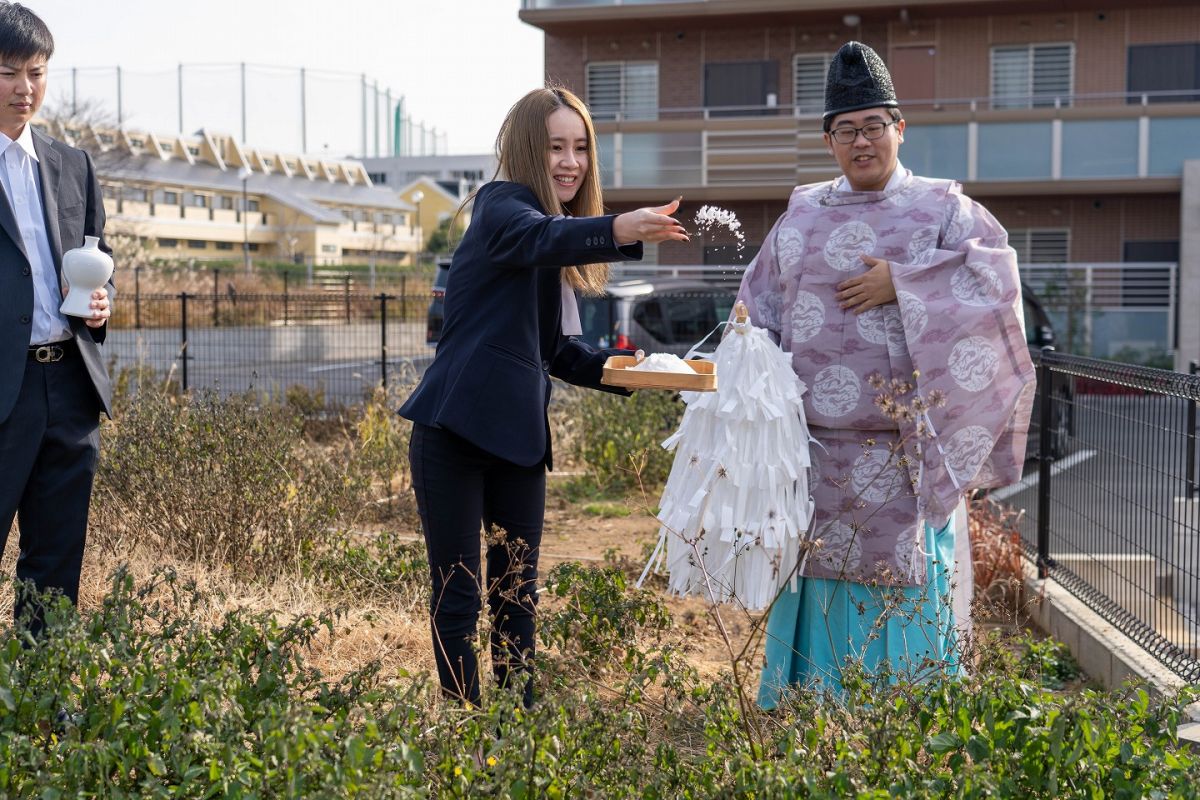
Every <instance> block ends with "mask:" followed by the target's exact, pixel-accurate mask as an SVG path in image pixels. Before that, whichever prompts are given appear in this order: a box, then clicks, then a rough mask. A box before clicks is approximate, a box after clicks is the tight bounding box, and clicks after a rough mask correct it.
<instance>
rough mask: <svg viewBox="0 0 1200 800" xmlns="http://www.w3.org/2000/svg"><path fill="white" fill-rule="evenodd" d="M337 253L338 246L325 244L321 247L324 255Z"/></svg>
mask: <svg viewBox="0 0 1200 800" xmlns="http://www.w3.org/2000/svg"><path fill="white" fill-rule="evenodd" d="M337 251H338V246H337V245H336V244H323V245H321V252H322V253H336V252H337Z"/></svg>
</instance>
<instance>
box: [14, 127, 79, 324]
mask: <svg viewBox="0 0 1200 800" xmlns="http://www.w3.org/2000/svg"><path fill="white" fill-rule="evenodd" d="M0 152H2V153H3V154H4V156H3V162H4V164H3V166H2V167H0V183H3V184H4V194H5V196H6V197H7V198H8V204H9V207H10V208H12V212H13V216H15V217H16V219H17V227H18V228H20V230H21V241H22V243H23V244H24V245H25V253H26V255H28V256H29V267H30V269H31V270H32V271H33V330H32V332H31V333H30V335H29V343H30V344H31V345H35V344H48V343H50V342H60V341H63V340H64V339H70V338H71V335H72V334H71V328H70V326H69V325H68V324H67V318H66V317H65V316H63V314H62V313H61V312H60V311H59V310H58V307H59V305H61V304H62V300H63V295H62V287H61V286H60V284H59V281H58V272H57V271H56V270H55V269H54V255H53V254H52V253H51V252H50V238H49V236H48V235H47V233H46V213H45V210H44V209H43V207H42V192H41V182H40V180H39V176H38V169H39V167H38V157H37V152H36V151H35V150H34V149H33V132H32V129H31V128H30V126H29V125H26V126H25V128H24V130H22V131H21V135H20V136H18V137H17V139H16V141H13V140H12V139H10V138H8V136H6V135H5V134H3V133H0Z"/></svg>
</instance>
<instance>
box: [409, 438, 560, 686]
mask: <svg viewBox="0 0 1200 800" xmlns="http://www.w3.org/2000/svg"><path fill="white" fill-rule="evenodd" d="M409 460H410V463H411V465H412V478H413V490H414V492H415V493H416V497H417V510H418V512H419V513H420V516H421V524H422V527H423V530H424V533H425V546H426V549H427V550H428V553H429V572H430V578H431V579H432V583H433V593H432V596H431V598H430V616H431V620H432V630H433V650H434V659H435V661H436V663H437V670H438V679H439V680H440V682H441V685H442V691H443V693H444V694H445V695H446V696H448V697H451V698H454V699H457V700H460V701H466V702H470V703H476V704H477V703H478V702H479V674H478V663H477V661H478V659H477V657H476V654H475V649H474V639H475V630H476V624H477V622H478V619H479V612H480V610H481V607H482V603H481V595H482V594H483V593H484V590H483V588H482V586H481V583H482V582H484V581H486V595H487V600H488V610H489V612H490V615H491V623H492V629H491V637H490V645H491V655H492V670H493V672H494V674H495V677H496V680H497V683H498V684H499V685H500V686H507V685H509V682H510V680H515V679H516V678H515V677H514V676H518V675H519V676H523V677H524V679H525V682H524V684H523V686H522V687H521V688H522V692H523V696H524V701H525V704H526V705H529V704H530V703H531V702H532V700H533V684H532V680H531V679H530V677H529V671H530V668H531V666H532V660H533V655H534V613H535V609H536V606H537V562H538V550H539V548H540V546H541V540H542V521H543V516H544V513H545V507H546V467H545V464H537V465H536V466H533V467H522V466H518V465H517V464H513V463H511V462H509V461H506V460H504V459H502V458H499V457H497V456H494V455H492V454H490V453H488V452H486V451H484V450H481V449H480V448H479V447H476V446H475V445H473V444H471V443H470V442H468V441H467V440H466V439H463V438H462V437H460V436H458V435H456V434H454V433H451V432H450V431H448V430H445V429H442V428H434V427H430V426H426V425H422V424H419V423H417V424H414V425H413V433H412V440H411V443H410V446H409ZM481 523H482V526H483V530H484V536H485V540H486V542H487V574H486V575H482V574H481V573H480V541H479V536H480V525H481Z"/></svg>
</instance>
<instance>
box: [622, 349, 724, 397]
mask: <svg viewBox="0 0 1200 800" xmlns="http://www.w3.org/2000/svg"><path fill="white" fill-rule="evenodd" d="M636 363H638V362H637V359H636V358H634V357H633V356H609V357H608V360H607V361H605V362H604V375H603V377H601V378H600V382H601V383H604V384H607V385H609V386H623V387H624V388H626V389H670V390H672V391H676V392H715V391H716V390H717V365H716V364H714V363H713V362H711V361H704V360H699V361H685V362H683V363H685V364H687V365H688V366H689V367H691V368H692V369H693V370H695V372H696V374H695V375H684V374H683V373H682V372H649V371H643V370H631V369H627V367H632V366H633V365H634V364H636Z"/></svg>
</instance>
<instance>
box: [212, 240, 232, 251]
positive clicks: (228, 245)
mask: <svg viewBox="0 0 1200 800" xmlns="http://www.w3.org/2000/svg"><path fill="white" fill-rule="evenodd" d="M216 244H217V249H218V250H232V249H233V242H217V243H216Z"/></svg>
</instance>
